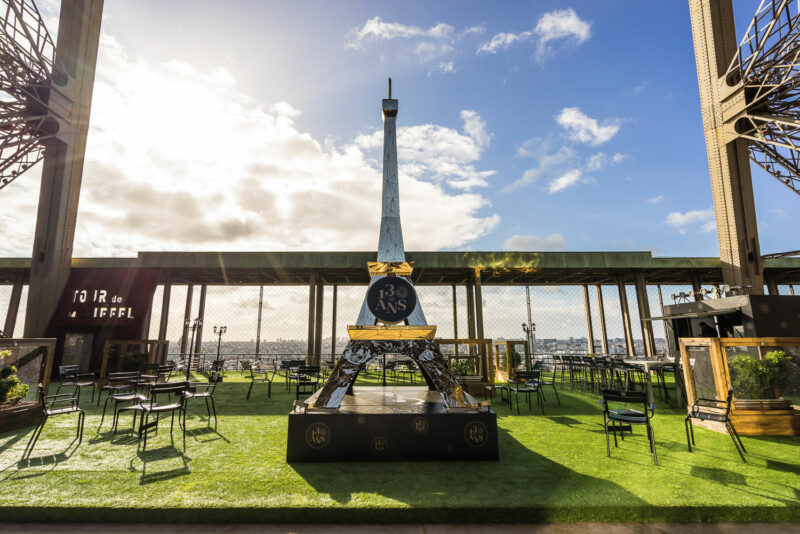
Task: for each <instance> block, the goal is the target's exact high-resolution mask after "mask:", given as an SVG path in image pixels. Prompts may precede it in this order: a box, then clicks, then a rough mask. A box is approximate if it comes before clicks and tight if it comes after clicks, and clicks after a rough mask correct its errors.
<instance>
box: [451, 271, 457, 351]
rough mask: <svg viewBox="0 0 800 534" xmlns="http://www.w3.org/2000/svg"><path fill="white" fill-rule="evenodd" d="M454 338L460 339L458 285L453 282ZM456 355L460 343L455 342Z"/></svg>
mask: <svg viewBox="0 0 800 534" xmlns="http://www.w3.org/2000/svg"><path fill="white" fill-rule="evenodd" d="M452 289H453V339H458V305H457V302H458V299H457V298H456V285H455V284H453V286H452ZM454 349H455V355H456V356H458V343H456V344H455V347H454Z"/></svg>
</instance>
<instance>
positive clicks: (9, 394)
mask: <svg viewBox="0 0 800 534" xmlns="http://www.w3.org/2000/svg"><path fill="white" fill-rule="evenodd" d="M10 357H11V351H10V350H3V351H0V405H2V404H16V403H18V402H19V401H20V400H21V399H24V398H25V397H27V396H28V392H29V391H30V388H29V387H28V384H23V383H22V382H20V380H19V376H17V368H16V367H15V366H13V365H5V364H4V362H5V360H6V359H7V358H10Z"/></svg>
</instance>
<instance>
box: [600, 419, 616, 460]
mask: <svg viewBox="0 0 800 534" xmlns="http://www.w3.org/2000/svg"><path fill="white" fill-rule="evenodd" d="M603 427H604V428H605V430H606V456H608V457H609V458H611V443H610V442H609V440H608V421H605V422H604V423H603ZM614 446H615V447H616V446H617V433H616V432H614Z"/></svg>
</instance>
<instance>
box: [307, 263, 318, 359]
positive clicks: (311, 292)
mask: <svg viewBox="0 0 800 534" xmlns="http://www.w3.org/2000/svg"><path fill="white" fill-rule="evenodd" d="M316 289H317V273H315V272H313V271H312V272H311V273H310V274H309V277H308V347H307V351H306V365H314V361H313V360H314V323H315V319H316V316H315V314H314V306H315V304H316V302H317V299H316Z"/></svg>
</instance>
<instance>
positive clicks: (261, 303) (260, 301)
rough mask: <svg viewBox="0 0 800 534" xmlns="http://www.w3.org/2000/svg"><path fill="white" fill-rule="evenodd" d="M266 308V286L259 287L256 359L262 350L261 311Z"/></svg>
mask: <svg viewBox="0 0 800 534" xmlns="http://www.w3.org/2000/svg"><path fill="white" fill-rule="evenodd" d="M263 309H264V286H260V287H259V288H258V323H257V326H256V359H258V353H259V351H260V350H261V312H262V310H263Z"/></svg>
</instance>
